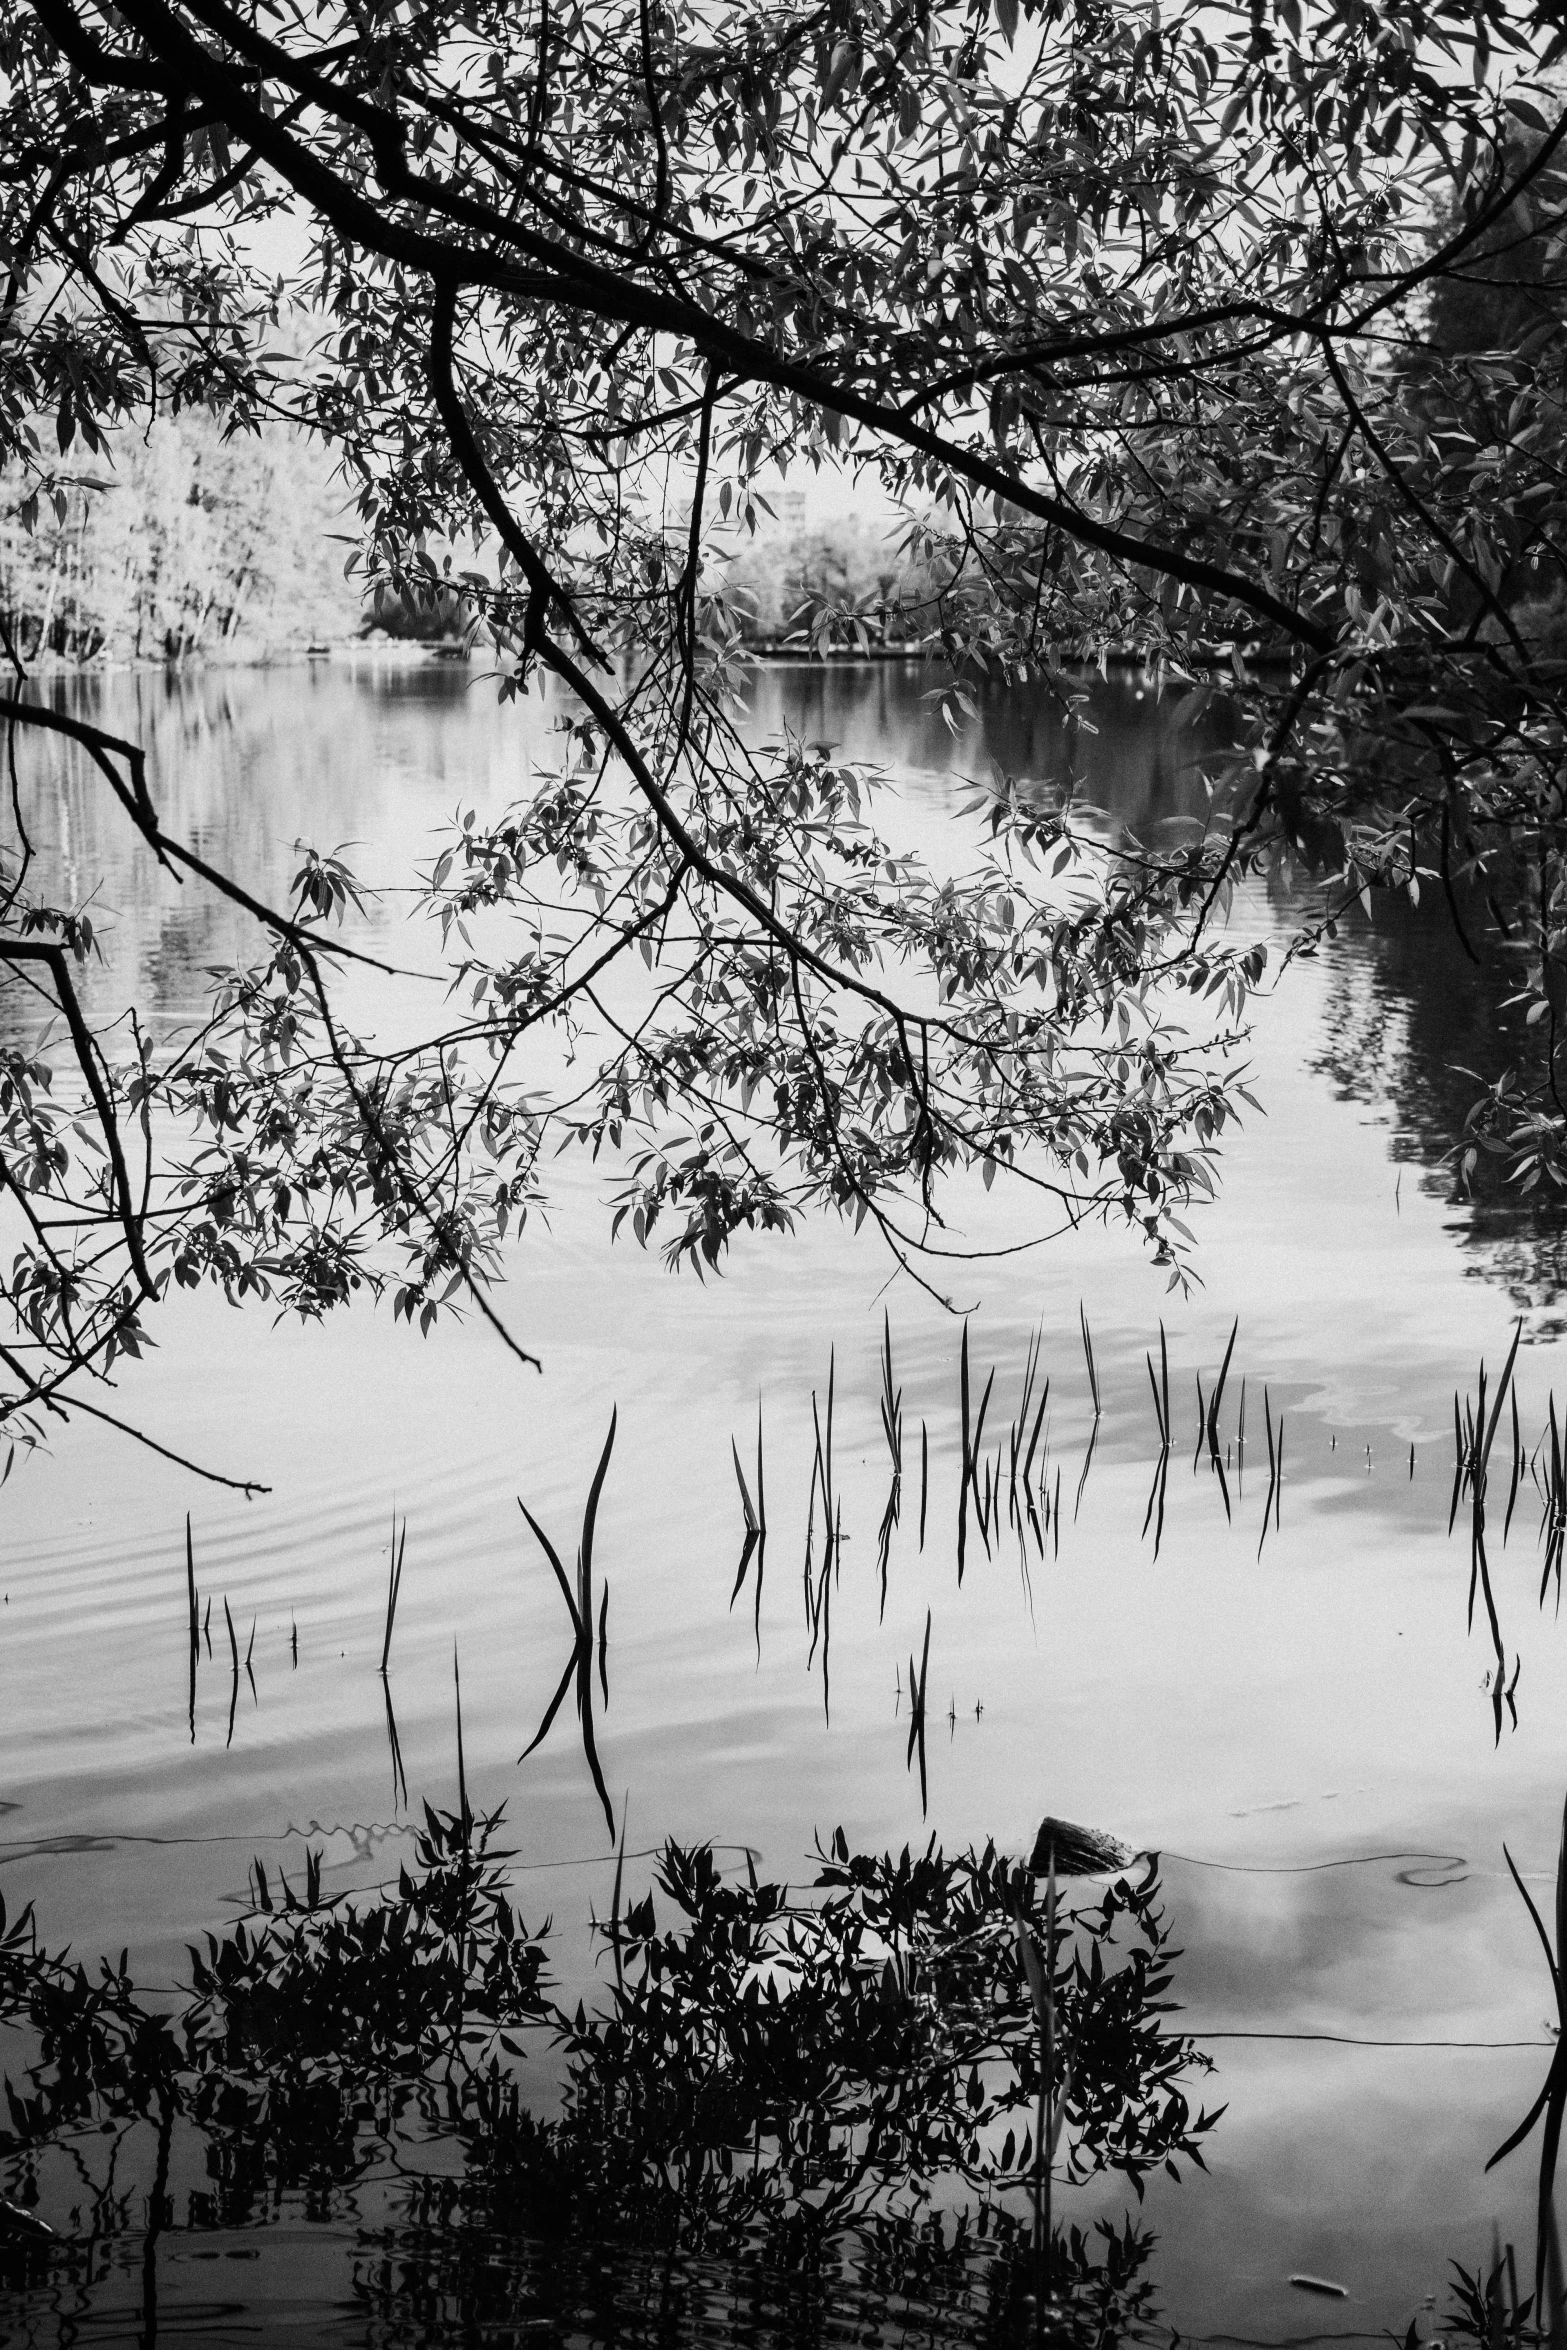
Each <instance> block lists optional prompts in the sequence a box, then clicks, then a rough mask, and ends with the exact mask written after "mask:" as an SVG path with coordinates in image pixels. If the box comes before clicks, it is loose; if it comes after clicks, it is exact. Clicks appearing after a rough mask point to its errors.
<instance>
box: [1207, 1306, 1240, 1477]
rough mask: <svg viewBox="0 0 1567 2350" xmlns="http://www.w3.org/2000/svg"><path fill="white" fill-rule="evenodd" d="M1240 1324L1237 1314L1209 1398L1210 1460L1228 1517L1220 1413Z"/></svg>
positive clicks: (1208, 1434)
mask: <svg viewBox="0 0 1567 2350" xmlns="http://www.w3.org/2000/svg"><path fill="white" fill-rule="evenodd" d="M1240 1326H1241V1325H1240V1316H1239V1315H1238V1314H1237V1315H1236V1317H1235V1320H1234V1321H1233V1322H1232V1323H1231V1325H1230V1340H1229V1344H1228V1345H1227V1346H1226V1348H1225V1350H1224V1360H1223V1362H1222V1363H1221V1364H1220V1365H1219V1378H1218V1384H1217V1385H1216V1386H1215V1388H1214V1391H1213V1393H1212V1395H1211V1396H1210V1397H1209V1399H1208V1419H1207V1436H1208V1460H1209V1463H1210V1466H1211V1467H1212V1469H1213V1473H1214V1475H1215V1476H1216V1477H1217V1478H1218V1480H1219V1494H1220V1498H1221V1499H1222V1500H1223V1503H1224V1515H1225V1517H1226V1519H1228V1518H1229V1516H1230V1489H1229V1485H1228V1483H1227V1482H1226V1479H1225V1475H1224V1456H1223V1453H1222V1451H1221V1450H1220V1446H1219V1413H1220V1411H1221V1410H1222V1409H1223V1406H1224V1383H1225V1381H1226V1380H1227V1379H1228V1377H1229V1375H1230V1358H1231V1356H1232V1355H1233V1354H1234V1352H1235V1336H1236V1332H1237V1331H1238V1330H1239V1329H1240Z"/></svg>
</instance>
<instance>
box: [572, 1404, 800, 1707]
mask: <svg viewBox="0 0 1567 2350" xmlns="http://www.w3.org/2000/svg"><path fill="white" fill-rule="evenodd" d="M729 1449H730V1452H731V1453H732V1454H733V1456H734V1464H735V1482H736V1484H737V1485H738V1486H739V1488H740V1504H741V1507H742V1509H743V1510H744V1512H745V1539H744V1541H743V1542H742V1544H741V1546H740V1564H739V1566H738V1567H737V1568H736V1569H735V1580H734V1589H733V1590H732V1591H731V1592H730V1594H729V1605H730V1607H731V1608H732V1607H733V1606H734V1603H735V1601H736V1600H737V1599H738V1598H739V1596H740V1594H741V1591H742V1590H743V1589H744V1587H745V1579H746V1576H747V1574H748V1573H749V1571H750V1566H751V1561H752V1559H753V1558H754V1559H755V1560H756V1587H755V1593H754V1605H753V1610H752V1615H753V1629H754V1631H755V1635H756V1656H757V1662H758V1663H759V1664H760V1662H761V1657H762V1581H763V1577H764V1575H765V1573H766V1570H767V1486H766V1479H765V1475H764V1470H763V1461H762V1399H761V1397H760V1396H758V1397H757V1399H756V1500H755V1501H754V1503H753V1501H752V1499H751V1494H750V1489H749V1488H748V1486H747V1485H746V1481H745V1472H744V1470H743V1469H742V1468H741V1466H740V1447H739V1445H738V1444H737V1443H736V1442H735V1440H734V1438H733V1437H731V1438H730V1439H729ZM605 1597H606V1598H607V1597H608V1591H607V1589H606V1593H605ZM605 1702H606V1704H607V1703H608V1698H607V1696H606V1699H605Z"/></svg>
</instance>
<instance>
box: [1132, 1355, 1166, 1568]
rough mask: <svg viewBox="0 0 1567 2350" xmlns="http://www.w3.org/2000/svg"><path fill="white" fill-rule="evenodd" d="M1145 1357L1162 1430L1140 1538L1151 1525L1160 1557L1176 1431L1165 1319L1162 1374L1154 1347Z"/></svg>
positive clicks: (1156, 1551)
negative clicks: (1172, 1419) (1155, 1363)
mask: <svg viewBox="0 0 1567 2350" xmlns="http://www.w3.org/2000/svg"><path fill="white" fill-rule="evenodd" d="M1144 1359H1145V1361H1146V1362H1147V1365H1148V1385H1149V1389H1150V1391H1151V1393H1152V1395H1153V1416H1154V1425H1155V1427H1156V1428H1157V1429H1158V1431H1159V1451H1158V1456H1157V1458H1156V1459H1155V1461H1154V1471H1153V1481H1152V1483H1151V1484H1150V1486H1149V1488H1148V1506H1147V1508H1146V1509H1145V1510H1144V1511H1143V1528H1142V1534H1141V1535H1139V1537H1138V1539H1139V1541H1141V1540H1143V1539H1145V1538H1146V1536H1147V1533H1148V1528H1149V1526H1150V1524H1151V1525H1152V1526H1153V1530H1154V1536H1153V1554H1154V1557H1155V1558H1157V1557H1158V1556H1159V1546H1160V1544H1161V1543H1162V1542H1163V1540H1164V1508H1165V1498H1166V1495H1167V1493H1168V1491H1169V1484H1170V1449H1171V1445H1172V1443H1173V1441H1174V1431H1173V1430H1172V1428H1171V1425H1170V1350H1169V1347H1168V1345H1167V1344H1166V1342H1165V1335H1164V1323H1163V1321H1162V1320H1161V1322H1160V1324H1159V1375H1158V1376H1157V1377H1155V1375H1154V1367H1153V1352H1152V1349H1151V1348H1150V1349H1149V1351H1148V1353H1147V1354H1146V1356H1145V1358H1144Z"/></svg>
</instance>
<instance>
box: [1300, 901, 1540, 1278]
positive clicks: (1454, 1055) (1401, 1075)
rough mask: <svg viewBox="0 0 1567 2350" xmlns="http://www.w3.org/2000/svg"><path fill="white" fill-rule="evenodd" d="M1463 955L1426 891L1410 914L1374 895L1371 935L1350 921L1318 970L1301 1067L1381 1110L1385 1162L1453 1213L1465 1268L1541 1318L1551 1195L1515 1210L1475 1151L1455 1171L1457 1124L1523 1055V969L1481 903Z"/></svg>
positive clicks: (1466, 918) (1468, 925) (1501, 1180)
mask: <svg viewBox="0 0 1567 2350" xmlns="http://www.w3.org/2000/svg"><path fill="white" fill-rule="evenodd" d="M1459 912H1460V916H1461V917H1462V919H1463V923H1464V929H1465V932H1466V934H1467V936H1468V937H1469V939H1470V941H1471V943H1472V944H1473V946H1474V950H1475V952H1476V953H1477V954H1478V955H1479V957H1480V960H1479V962H1478V964H1476V963H1474V962H1472V961H1471V960H1470V957H1469V955H1468V954H1467V953H1466V952H1465V947H1464V943H1463V940H1462V939H1460V937H1459V935H1458V930H1457V927H1456V925H1455V923H1454V921H1453V917H1452V914H1451V912H1450V911H1449V909H1448V907H1447V906H1446V905H1445V903H1444V902H1443V900H1442V897H1441V895H1440V893H1439V892H1437V891H1427V893H1426V894H1425V895H1424V896H1423V897H1422V899H1421V902H1420V904H1419V905H1418V906H1415V905H1411V904H1410V902H1409V900H1408V898H1407V897H1404V896H1401V895H1397V894H1394V893H1386V894H1379V895H1378V896H1377V898H1376V899H1375V900H1374V901H1373V916H1372V920H1371V921H1370V922H1369V923H1368V922H1366V921H1365V919H1364V918H1363V917H1362V916H1361V915H1359V914H1358V913H1357V914H1356V915H1355V916H1354V917H1353V918H1352V919H1350V920H1347V921H1346V922H1345V924H1344V925H1343V930H1342V934H1341V936H1340V938H1339V940H1338V941H1337V942H1336V943H1335V944H1334V945H1333V946H1330V947H1325V948H1324V949H1323V953H1324V956H1325V957H1327V958H1329V961H1328V971H1329V979H1328V986H1327V989H1326V993H1325V1005H1324V1031H1325V1033H1324V1040H1323V1046H1322V1050H1321V1051H1320V1053H1318V1054H1317V1055H1315V1056H1314V1057H1313V1060H1312V1062H1311V1066H1312V1068H1313V1069H1315V1070H1316V1071H1317V1072H1319V1073H1320V1074H1322V1075H1325V1076H1327V1077H1329V1078H1330V1079H1331V1080H1332V1082H1333V1083H1334V1085H1335V1086H1336V1087H1337V1088H1338V1090H1339V1093H1340V1094H1341V1096H1342V1097H1343V1098H1344V1099H1346V1100H1352V1101H1365V1102H1372V1101H1379V1100H1381V1101H1386V1102H1387V1103H1389V1104H1390V1106H1391V1107H1392V1108H1393V1110H1394V1111H1395V1112H1396V1116H1397V1131H1396V1133H1395V1136H1394V1139H1393V1144H1392V1151H1393V1156H1394V1158H1395V1159H1398V1160H1402V1161H1403V1162H1404V1163H1405V1164H1406V1165H1409V1166H1412V1167H1418V1168H1419V1169H1420V1170H1421V1183H1422V1186H1423V1188H1424V1189H1425V1190H1427V1191H1429V1192H1430V1193H1431V1194H1432V1195H1433V1196H1434V1197H1437V1198H1441V1199H1445V1200H1448V1201H1450V1202H1451V1203H1452V1205H1453V1206H1454V1207H1455V1208H1456V1209H1461V1210H1462V1211H1464V1212H1463V1214H1462V1216H1461V1218H1460V1219H1459V1220H1457V1221H1456V1222H1455V1225H1454V1227H1453V1228H1454V1230H1455V1231H1456V1232H1457V1233H1458V1235H1459V1237H1460V1238H1461V1240H1462V1241H1463V1243H1464V1245H1465V1247H1466V1248H1468V1249H1469V1250H1470V1252H1471V1255H1472V1261H1473V1269H1474V1270H1475V1271H1476V1272H1478V1273H1483V1274H1484V1275H1485V1277H1486V1278H1487V1279H1491V1280H1499V1281H1501V1282H1502V1283H1504V1284H1505V1285H1506V1286H1507V1288H1508V1289H1510V1290H1511V1291H1512V1292H1513V1294H1514V1295H1515V1297H1516V1298H1517V1299H1518V1302H1519V1303H1520V1304H1521V1305H1522V1304H1527V1305H1531V1306H1534V1307H1547V1306H1549V1305H1551V1304H1552V1303H1554V1301H1555V1300H1556V1299H1558V1298H1559V1297H1562V1296H1563V1295H1567V1214H1564V1209H1563V1203H1562V1201H1561V1199H1560V1198H1559V1196H1557V1195H1556V1194H1554V1193H1550V1194H1547V1193H1541V1194H1539V1195H1537V1196H1536V1197H1535V1198H1533V1199H1524V1198H1521V1197H1520V1196H1519V1194H1518V1192H1517V1189H1516V1187H1515V1186H1513V1185H1512V1184H1510V1183H1509V1182H1508V1181H1507V1174H1506V1164H1505V1162H1503V1161H1500V1160H1497V1159H1495V1158H1492V1157H1490V1156H1488V1155H1487V1154H1486V1153H1485V1152H1483V1151H1482V1152H1481V1153H1480V1154H1479V1156H1478V1158H1477V1159H1476V1160H1475V1162H1474V1165H1473V1167H1472V1168H1471V1169H1470V1170H1469V1172H1468V1173H1467V1174H1466V1173H1465V1167H1464V1158H1463V1151H1462V1143H1463V1134H1464V1122H1465V1120H1466V1118H1467V1117H1468V1115H1469V1113H1470V1110H1471V1109H1472V1108H1473V1106H1474V1103H1475V1101H1476V1099H1477V1097H1478V1096H1479V1095H1480V1094H1481V1092H1482V1090H1483V1088H1484V1087H1485V1086H1488V1085H1491V1084H1494V1083H1495V1081H1496V1080H1497V1079H1498V1078H1499V1077H1501V1076H1502V1075H1503V1073H1504V1072H1505V1071H1506V1070H1508V1069H1511V1068H1513V1067H1516V1066H1518V1065H1519V1064H1521V1063H1522V1064H1526V1063H1527V1062H1528V1061H1529V1060H1530V1059H1531V1058H1532V1057H1533V1044H1532V1039H1531V1038H1530V1036H1529V1033H1528V1030H1527V1028H1526V1026H1525V1020H1524V1014H1525V1011H1526V1009H1527V1007H1526V1006H1525V1005H1524V1004H1521V1003H1519V1004H1514V1003H1510V1002H1509V1000H1508V999H1509V998H1511V997H1514V996H1516V995H1517V993H1518V990H1519V987H1520V983H1521V980H1522V967H1521V964H1520V963H1519V962H1517V961H1515V960H1514V959H1513V958H1512V957H1510V956H1509V955H1508V953H1507V950H1506V947H1505V945H1503V944H1501V943H1500V942H1497V941H1496V939H1495V935H1494V931H1493V930H1492V927H1491V924H1490V922H1489V918H1488V916H1487V914H1486V910H1485V908H1484V906H1483V905H1481V904H1479V903H1478V902H1477V901H1474V900H1473V893H1469V894H1468V895H1467V896H1462V895H1461V896H1460V900H1459Z"/></svg>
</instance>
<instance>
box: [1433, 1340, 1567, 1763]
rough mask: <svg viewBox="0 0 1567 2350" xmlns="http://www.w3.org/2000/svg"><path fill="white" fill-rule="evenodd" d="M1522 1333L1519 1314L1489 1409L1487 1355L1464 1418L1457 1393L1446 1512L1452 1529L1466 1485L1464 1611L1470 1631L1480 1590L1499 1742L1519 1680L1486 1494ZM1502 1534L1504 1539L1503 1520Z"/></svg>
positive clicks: (1548, 1564)
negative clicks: (1510, 1670)
mask: <svg viewBox="0 0 1567 2350" xmlns="http://www.w3.org/2000/svg"><path fill="white" fill-rule="evenodd" d="M1522 1337H1523V1317H1522V1315H1520V1316H1519V1317H1518V1321H1517V1323H1516V1325H1515V1326H1514V1329H1513V1338H1512V1344H1511V1346H1510V1347H1509V1348H1508V1350H1507V1359H1506V1361H1505V1362H1504V1364H1503V1366H1502V1372H1501V1377H1500V1379H1499V1380H1498V1381H1497V1385H1496V1390H1495V1393H1494V1395H1493V1396H1492V1397H1491V1399H1490V1409H1489V1411H1487V1408H1486V1402H1487V1377H1486V1368H1485V1364H1484V1362H1483V1361H1482V1363H1481V1365H1480V1371H1479V1378H1478V1381H1477V1386H1476V1395H1475V1399H1474V1402H1473V1404H1472V1405H1471V1404H1470V1402H1469V1399H1468V1398H1467V1397H1466V1398H1465V1406H1464V1413H1463V1417H1462V1419H1460V1418H1459V1416H1458V1413H1457V1409H1456V1399H1455V1410H1454V1427H1455V1431H1456V1434H1457V1441H1458V1446H1459V1453H1458V1462H1457V1469H1456V1475H1455V1498H1454V1504H1453V1507H1452V1508H1450V1510H1449V1512H1448V1532H1449V1534H1451V1532H1452V1529H1453V1524H1454V1521H1455V1519H1456V1515H1457V1500H1458V1498H1459V1497H1460V1496H1461V1494H1462V1493H1463V1492H1464V1491H1465V1490H1467V1492H1468V1495H1469V1504H1470V1508H1469V1600H1468V1607H1467V1611H1466V1616H1467V1629H1468V1630H1469V1631H1470V1632H1472V1631H1473V1630H1474V1612H1475V1598H1476V1594H1477V1593H1478V1594H1479V1595H1481V1596H1482V1597H1483V1598H1484V1600H1485V1612H1486V1620H1487V1622H1488V1624H1489V1626H1490V1632H1491V1644H1492V1647H1493V1648H1494V1650H1495V1652H1496V1669H1495V1672H1494V1674H1493V1675H1492V1678H1491V1704H1492V1712H1493V1715H1494V1718H1495V1735H1496V1741H1497V1743H1498V1744H1500V1742H1501V1736H1502V1706H1503V1703H1504V1702H1505V1703H1506V1704H1507V1706H1508V1709H1509V1711H1510V1712H1511V1714H1512V1717H1513V1724H1514V1727H1515V1728H1516V1726H1517V1718H1518V1717H1517V1707H1516V1705H1515V1704H1514V1703H1513V1693H1514V1691H1515V1690H1516V1688H1517V1685H1518V1675H1517V1673H1516V1672H1515V1673H1514V1675H1513V1679H1512V1682H1511V1684H1510V1685H1508V1684H1507V1652H1506V1649H1505V1647H1504V1646H1503V1642H1502V1627H1501V1621H1500V1618H1499V1616H1498V1614H1497V1607H1496V1594H1495V1592H1494V1590H1493V1588H1492V1584H1491V1568H1490V1560H1489V1558H1488V1556H1487V1553H1486V1542H1485V1535H1486V1500H1487V1496H1488V1493H1489V1489H1490V1475H1491V1453H1492V1450H1493V1448H1494V1446H1495V1443H1496V1432H1497V1429H1498V1428H1499V1427H1500V1425H1501V1419H1502V1410H1503V1406H1504V1404H1505V1403H1506V1400H1507V1397H1508V1395H1509V1393H1510V1392H1511V1391H1512V1380H1513V1370H1514V1366H1515V1364H1516V1362H1517V1359H1518V1347H1519V1343H1520V1341H1521V1339H1522ZM1516 1457H1517V1453H1516V1450H1515V1460H1516ZM1503 1539H1504V1540H1505V1539H1506V1535H1505V1526H1504V1533H1503ZM1549 1575H1550V1552H1549V1549H1547V1567H1546V1580H1547V1581H1548V1580H1549ZM1544 1595H1545V1583H1544V1582H1542V1584H1541V1599H1542V1602H1543V1599H1544ZM1520 1663H1521V1660H1520Z"/></svg>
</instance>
